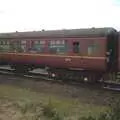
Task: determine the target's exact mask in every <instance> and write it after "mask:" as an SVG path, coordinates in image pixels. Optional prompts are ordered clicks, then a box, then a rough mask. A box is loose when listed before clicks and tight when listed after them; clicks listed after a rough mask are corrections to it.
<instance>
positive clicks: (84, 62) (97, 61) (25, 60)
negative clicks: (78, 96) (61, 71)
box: [0, 37, 107, 71]
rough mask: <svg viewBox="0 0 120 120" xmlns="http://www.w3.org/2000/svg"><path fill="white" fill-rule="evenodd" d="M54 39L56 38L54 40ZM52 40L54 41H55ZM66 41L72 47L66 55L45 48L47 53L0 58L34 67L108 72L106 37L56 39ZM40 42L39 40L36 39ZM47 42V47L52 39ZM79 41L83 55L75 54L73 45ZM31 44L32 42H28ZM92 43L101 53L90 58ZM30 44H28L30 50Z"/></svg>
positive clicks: (12, 54)
mask: <svg viewBox="0 0 120 120" xmlns="http://www.w3.org/2000/svg"><path fill="white" fill-rule="evenodd" d="M53 39H54V38H53ZM53 39H52V40H53ZM55 39H56V40H57V39H59V40H60V39H62V40H63V39H64V40H66V41H67V42H68V46H69V47H70V49H69V51H68V52H67V53H66V54H64V55H56V54H51V53H49V52H48V48H47V47H45V53H44V54H43V53H42V54H41V53H39V54H38V53H34V54H33V53H30V51H27V52H25V53H1V55H0V57H1V58H2V59H3V60H4V61H9V62H10V63H14V64H16V63H17V64H18V63H19V64H34V65H38V66H39V65H44V66H50V67H55V68H73V69H74V68H75V69H85V70H98V71H105V70H106V67H107V65H106V44H107V38H106V37H86V38H85V37H83V38H82V37H81V38H55ZM33 40H34V39H33ZM35 40H39V39H35ZM43 40H46V46H48V45H47V44H48V42H49V41H50V40H51V39H43ZM75 41H79V43H80V52H81V54H80V55H78V54H75V53H73V48H72V43H73V42H75ZM28 43H30V40H28ZM91 43H97V44H98V45H99V47H100V48H99V52H98V53H96V54H94V55H92V56H88V45H90V44H91ZM29 45H30V44H27V48H29Z"/></svg>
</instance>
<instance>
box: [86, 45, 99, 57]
mask: <svg viewBox="0 0 120 120" xmlns="http://www.w3.org/2000/svg"><path fill="white" fill-rule="evenodd" d="M98 49H99V47H98V45H97V44H91V45H89V46H88V55H95V54H96V53H97V52H98Z"/></svg>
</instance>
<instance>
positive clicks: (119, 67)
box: [118, 32, 120, 71]
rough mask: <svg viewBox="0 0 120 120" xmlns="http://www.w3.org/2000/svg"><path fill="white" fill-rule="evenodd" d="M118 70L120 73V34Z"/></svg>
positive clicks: (119, 41)
mask: <svg viewBox="0 0 120 120" xmlns="http://www.w3.org/2000/svg"><path fill="white" fill-rule="evenodd" d="M118 70H119V71H120V32H119V39H118Z"/></svg>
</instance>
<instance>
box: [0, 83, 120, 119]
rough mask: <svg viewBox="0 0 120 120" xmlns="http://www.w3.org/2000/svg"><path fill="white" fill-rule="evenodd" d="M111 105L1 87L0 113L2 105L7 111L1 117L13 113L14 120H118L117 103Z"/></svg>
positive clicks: (12, 87)
mask: <svg viewBox="0 0 120 120" xmlns="http://www.w3.org/2000/svg"><path fill="white" fill-rule="evenodd" d="M110 103H112V104H110V105H109V106H102V105H98V104H90V103H86V102H81V101H80V99H69V98H63V97H59V98H58V97H57V96H54V95H48V94H46V93H45V94H43V93H42V94H41V93H37V92H33V91H32V90H31V89H23V88H19V87H14V86H4V85H0V106H1V107H0V111H2V106H3V109H5V110H6V109H7V110H8V113H4V112H1V113H2V115H3V114H4V115H6V114H11V113H10V111H13V112H14V114H13V116H15V120H120V115H119V113H120V103H119V100H117V101H116V102H115V100H113V101H110ZM16 116H18V117H16ZM0 117H1V114H0ZM6 119H8V118H5V119H2V120H6ZM10 120H11V118H10Z"/></svg>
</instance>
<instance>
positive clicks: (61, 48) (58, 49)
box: [49, 40, 67, 54]
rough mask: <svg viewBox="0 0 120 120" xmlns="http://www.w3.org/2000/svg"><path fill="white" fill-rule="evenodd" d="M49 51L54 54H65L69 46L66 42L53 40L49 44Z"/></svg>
mask: <svg viewBox="0 0 120 120" xmlns="http://www.w3.org/2000/svg"><path fill="white" fill-rule="evenodd" d="M49 51H50V53H54V54H65V53H66V51H67V44H66V41H65V40H51V41H50V43H49Z"/></svg>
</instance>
